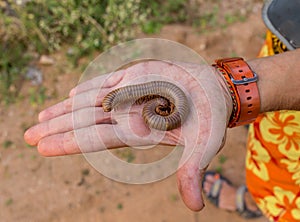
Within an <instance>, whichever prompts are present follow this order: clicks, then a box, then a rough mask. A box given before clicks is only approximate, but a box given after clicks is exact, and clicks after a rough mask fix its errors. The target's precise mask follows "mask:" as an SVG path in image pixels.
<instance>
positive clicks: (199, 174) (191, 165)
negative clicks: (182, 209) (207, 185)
mask: <svg viewBox="0 0 300 222" xmlns="http://www.w3.org/2000/svg"><path fill="white" fill-rule="evenodd" d="M204 173H205V170H204V169H199V158H198V157H197V156H192V157H191V158H190V159H189V160H188V162H187V163H185V164H184V165H183V166H182V167H181V168H180V169H179V170H178V171H177V185H178V189H179V192H180V194H181V198H182V200H183V202H184V203H185V205H186V206H187V207H188V208H190V209H191V210H193V211H200V210H201V209H202V208H203V207H204V201H203V197H202V180H203V176H204Z"/></svg>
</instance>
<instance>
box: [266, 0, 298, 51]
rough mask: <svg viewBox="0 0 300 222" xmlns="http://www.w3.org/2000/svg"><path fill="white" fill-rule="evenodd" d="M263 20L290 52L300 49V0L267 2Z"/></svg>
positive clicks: (270, 0)
mask: <svg viewBox="0 0 300 222" xmlns="http://www.w3.org/2000/svg"><path fill="white" fill-rule="evenodd" d="M263 19H264V22H265V23H266V25H267V27H268V28H269V29H270V31H271V32H273V33H274V34H275V35H276V36H277V37H278V38H279V39H280V40H281V41H282V42H283V43H284V44H285V45H286V46H287V47H288V48H289V49H290V50H291V49H295V48H299V47H300V0H293V1H291V0H268V1H266V3H265V5H264V8H263Z"/></svg>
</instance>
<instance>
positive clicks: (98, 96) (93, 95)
mask: <svg viewBox="0 0 300 222" xmlns="http://www.w3.org/2000/svg"><path fill="white" fill-rule="evenodd" d="M110 91H111V90H110V89H102V90H99V89H94V90H89V91H86V92H83V93H81V94H78V95H76V96H74V97H71V98H68V99H66V100H64V101H62V102H60V103H57V104H55V105H53V106H51V107H49V108H47V109H45V110H43V111H41V112H40V114H39V121H40V122H44V121H47V120H50V119H53V118H55V117H58V116H61V115H64V114H67V113H71V112H73V111H76V110H79V109H82V108H86V107H95V106H96V107H97V106H101V103H102V99H103V98H104V96H105V95H106V94H107V93H109V92H110Z"/></svg>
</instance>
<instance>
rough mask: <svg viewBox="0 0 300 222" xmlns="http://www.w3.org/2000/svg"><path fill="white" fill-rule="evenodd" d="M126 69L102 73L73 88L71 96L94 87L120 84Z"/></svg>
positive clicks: (109, 86) (108, 86)
mask: <svg viewBox="0 0 300 222" xmlns="http://www.w3.org/2000/svg"><path fill="white" fill-rule="evenodd" d="M124 72H125V71H124V70H119V71H116V72H114V73H111V74H106V75H101V76H98V77H95V78H93V79H90V80H88V81H85V82H83V83H81V84H79V85H78V86H76V87H74V88H73V89H71V91H70V93H69V96H70V97H73V96H75V95H76V94H80V93H83V92H86V91H89V90H92V89H99V88H100V87H101V88H111V87H113V86H115V85H117V84H119V83H120V82H121V81H122V79H123V77H124Z"/></svg>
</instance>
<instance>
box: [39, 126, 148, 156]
mask: <svg viewBox="0 0 300 222" xmlns="http://www.w3.org/2000/svg"><path fill="white" fill-rule="evenodd" d="M116 128H118V125H111V124H101V125H93V126H90V127H85V128H81V129H78V130H75V131H70V132H66V133H60V134H54V135H51V136H48V137H45V138H43V139H41V140H40V141H39V143H38V151H39V153H40V154H41V155H43V156H60V155H68V154H77V153H88V152H96V151H102V150H105V149H113V148H120V147H126V146H128V145H127V144H126V142H124V141H130V143H133V144H135V145H137V146H143V145H149V144H151V142H153V141H150V140H147V139H145V140H141V139H136V138H135V136H134V135H133V134H132V133H128V131H129V129H128V130H126V132H124V130H123V132H120V131H119V132H118V129H116ZM117 132H118V133H117ZM120 133H121V134H123V136H126V138H124V137H123V138H122V139H120V138H121V137H120V136H119V134H120Z"/></svg>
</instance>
